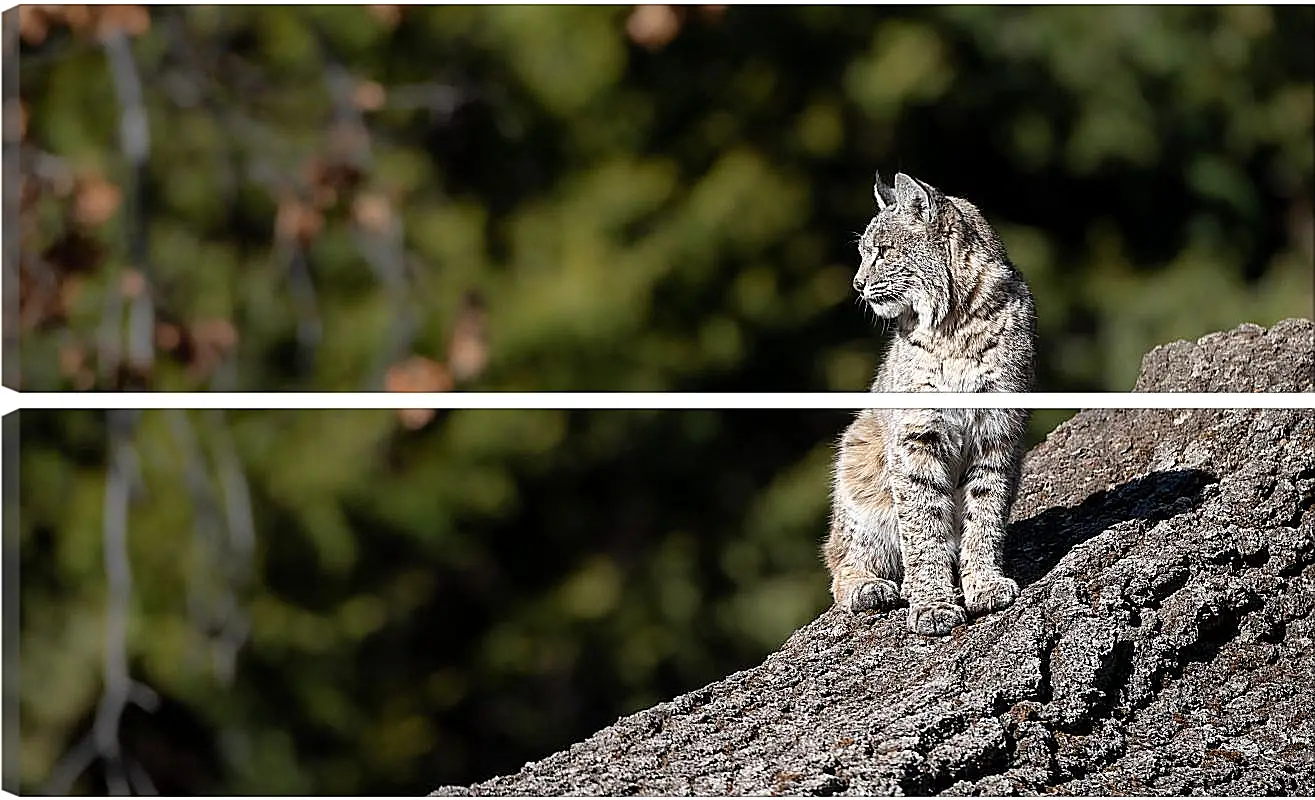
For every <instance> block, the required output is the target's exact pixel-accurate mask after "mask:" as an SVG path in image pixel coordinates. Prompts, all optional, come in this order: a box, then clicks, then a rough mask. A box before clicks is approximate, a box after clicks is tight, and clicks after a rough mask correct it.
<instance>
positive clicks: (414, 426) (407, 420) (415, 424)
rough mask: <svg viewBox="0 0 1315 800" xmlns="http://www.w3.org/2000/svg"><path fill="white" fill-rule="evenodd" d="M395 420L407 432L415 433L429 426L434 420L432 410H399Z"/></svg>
mask: <svg viewBox="0 0 1315 800" xmlns="http://www.w3.org/2000/svg"><path fill="white" fill-rule="evenodd" d="M397 418H398V419H399V420H401V422H402V425H403V426H404V427H405V428H406V429H407V430H412V431H417V430H420V429H421V428H423V427H425V426H426V425H428V424H429V421H430V420H432V419H433V418H434V409H432V408H399V409H397Z"/></svg>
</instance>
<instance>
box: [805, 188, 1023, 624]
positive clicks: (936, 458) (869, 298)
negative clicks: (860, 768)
mask: <svg viewBox="0 0 1315 800" xmlns="http://www.w3.org/2000/svg"><path fill="white" fill-rule="evenodd" d="M874 194H875V195H876V199H877V206H878V209H879V210H878V212H877V215H876V216H875V217H874V218H873V219H872V221H871V223H870V224H869V225H868V227H867V230H866V231H865V232H864V233H863V236H862V237H861V238H860V239H859V243H858V251H859V267H858V271H857V273H856V274H855V276H854V290H855V291H856V292H858V294H859V297H860V298H862V300H863V301H864V302H865V303H866V304H867V305H868V306H869V307H870V308H871V309H872V310H873V311H874V312H875V313H876V314H877V316H879V317H883V318H886V319H890V320H893V321H894V328H895V335H894V340H893V342H892V343H891V346H890V350H889V351H888V352H887V354H886V358H885V360H884V361H883V362H882V364H881V368H880V369H879V370H878V371H877V375H876V379H875V380H874V381H873V383H872V387H871V389H872V391H874V392H1025V391H1031V389H1032V386H1033V376H1034V368H1033V351H1034V349H1035V339H1036V313H1035V309H1034V306H1033V302H1032V294H1031V292H1030V291H1029V290H1028V288H1027V284H1026V283H1025V282H1024V280H1023V278H1022V276H1021V275H1020V274H1019V273H1018V271H1017V270H1016V269H1015V268H1014V266H1013V265H1012V264H1011V263H1010V262H1009V258H1008V256H1007V254H1006V253H1005V248H1004V245H1003V244H1002V243H1001V241H1000V237H999V236H998V235H997V234H996V232H995V231H994V229H992V228H991V226H990V225H989V224H988V223H987V222H986V220H985V218H983V217H982V215H981V213H980V212H979V211H978V210H977V208H976V207H975V206H974V205H972V204H971V203H969V202H968V201H966V200H962V199H959V198H957V197H948V196H946V195H943V194H942V193H941V192H939V191H938V190H937V189H935V188H934V187H932V186H929V185H927V184H925V183H923V182H921V181H918V180H916V179H914V178H911V177H909V176H907V175H904V174H903V173H901V174H898V175H896V176H895V185H894V186H893V187H890V186H886V185H884V184H883V183H882V182H881V177H880V176H879V175H878V176H877V180H876V185H875V187H874ZM1027 418H1028V412H1027V411H1022V410H1005V409H980V410H978V409H917V410H879V409H869V410H865V411H860V412H859V413H858V414H857V415H856V417H855V419H854V421H853V423H852V424H850V426H849V428H848V429H847V430H846V431H845V433H844V435H843V436H842V437H841V440H840V447H839V454H838V458H837V463H836V470H835V480H834V485H833V492H832V514H831V531H830V535H829V536H828V537H827V541H826V544H825V546H824V547H823V554H824V557H825V559H826V563H827V567H828V569H829V570H830V572H831V593H832V596H833V597H834V598H835V601H836V604H837V605H838V606H840V607H841V608H846V609H849V610H850V611H854V612H858V611H863V610H867V609H874V610H884V609H887V608H891V607H893V606H895V605H896V604H898V602H899V601H900V599H901V597H902V598H903V599H906V600H907V601H908V603H909V616H908V621H909V627H910V628H911V629H912V630H914V631H916V632H918V633H922V634H927V635H944V634H946V633H949V632H950V630H951V629H952V628H953V627H954V626H956V625H960V624H962V623H964V622H965V621H966V620H967V614H973V615H978V614H984V613H987V612H990V611H994V610H996V609H1000V608H1004V607H1005V606H1008V605H1009V604H1010V603H1012V602H1013V601H1014V598H1015V597H1017V595H1018V585H1017V584H1016V583H1015V582H1014V581H1012V580H1010V579H1009V578H1007V577H1005V575H1004V574H1003V572H1001V569H1000V548H1001V543H1002V541H1003V539H1004V534H1005V525H1006V522H1007V520H1008V517H1009V511H1010V508H1011V507H1012V505H1013V502H1014V498H1015V496H1016V494H1017V490H1018V479H1019V475H1020V472H1021V465H1022V446H1021V439H1022V434H1023V430H1024V428H1025V427H1026V425H1027Z"/></svg>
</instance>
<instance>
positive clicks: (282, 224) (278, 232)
mask: <svg viewBox="0 0 1315 800" xmlns="http://www.w3.org/2000/svg"><path fill="white" fill-rule="evenodd" d="M323 229H324V215H322V214H321V213H320V212H319V211H318V210H316V209H314V208H311V207H310V206H308V205H306V204H305V203H303V202H301V201H300V200H298V199H297V198H296V197H293V196H292V195H284V196H283V197H282V198H280V200H279V206H278V211H277V213H276V214H275V215H274V235H275V236H277V237H278V238H279V239H280V240H282V241H285V242H296V243H297V244H299V245H301V246H302V247H305V246H306V245H308V244H309V243H310V242H311V241H312V240H313V239H314V238H315V237H316V236H318V235H319V233H320V231H321V230H323Z"/></svg>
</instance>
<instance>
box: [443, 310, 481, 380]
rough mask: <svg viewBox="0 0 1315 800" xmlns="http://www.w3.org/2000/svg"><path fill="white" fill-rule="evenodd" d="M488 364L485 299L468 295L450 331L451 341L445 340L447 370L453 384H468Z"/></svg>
mask: <svg viewBox="0 0 1315 800" xmlns="http://www.w3.org/2000/svg"><path fill="white" fill-rule="evenodd" d="M488 361H489V333H488V314H487V312H486V311H485V310H484V299H483V298H482V297H481V296H480V295H479V293H477V292H467V293H466V296H465V297H464V298H463V299H462V305H461V310H460V311H458V312H457V321H456V324H455V325H454V326H453V327H452V338H451V339H449V340H448V349H447V363H448V367H449V369H450V370H451V371H452V377H453V378H454V379H455V380H457V381H468V380H471V379H472V378H475V377H478V376H479V374H480V373H481V372H483V371H484V367H485V366H487V365H488Z"/></svg>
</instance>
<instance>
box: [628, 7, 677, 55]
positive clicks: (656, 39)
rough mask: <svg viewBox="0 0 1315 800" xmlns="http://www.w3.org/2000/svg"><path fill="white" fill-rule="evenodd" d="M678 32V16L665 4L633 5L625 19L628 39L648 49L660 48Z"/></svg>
mask: <svg viewBox="0 0 1315 800" xmlns="http://www.w3.org/2000/svg"><path fill="white" fill-rule="evenodd" d="M679 32H680V16H679V15H678V14H677V13H676V10H675V9H674V8H672V7H671V6H667V5H642V6H635V8H634V10H633V11H631V12H630V18H629V19H627V20H626V33H627V34H629V36H630V40H631V41H632V42H634V43H635V44H637V45H639V46H640V47H643V48H646V49H648V50H650V51H656V50H661V49H662V48H663V47H665V46H666V45H667V44H668V43H669V42H670V41H671V40H672V39H674V38H676V34H677V33H679Z"/></svg>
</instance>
